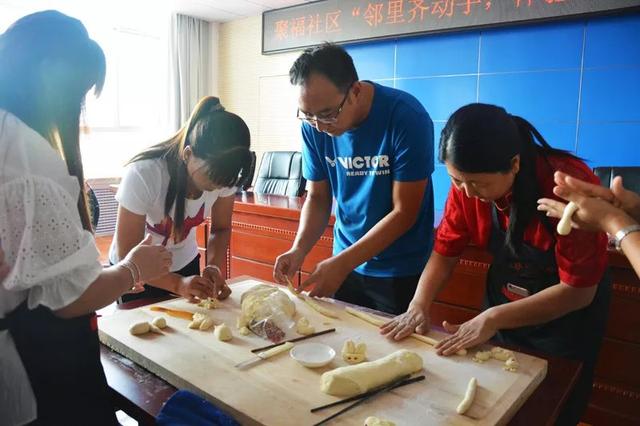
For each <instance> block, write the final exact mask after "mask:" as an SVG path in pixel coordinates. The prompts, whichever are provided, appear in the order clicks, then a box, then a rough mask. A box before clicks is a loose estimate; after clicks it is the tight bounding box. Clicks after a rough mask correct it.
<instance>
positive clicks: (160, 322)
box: [151, 317, 167, 328]
mask: <svg viewBox="0 0 640 426" xmlns="http://www.w3.org/2000/svg"><path fill="white" fill-rule="evenodd" d="M151 325H155V326H156V327H158V328H165V327H166V326H167V320H166V319H164V317H155V318H154V319H153V320H152V321H151Z"/></svg>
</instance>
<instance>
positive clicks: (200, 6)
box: [0, 0, 314, 22]
mask: <svg viewBox="0 0 640 426" xmlns="http://www.w3.org/2000/svg"><path fill="white" fill-rule="evenodd" d="M311 1H314V0H0V13H2V7H3V6H9V7H14V8H20V9H21V10H29V11H30V10H33V11H35V10H42V9H60V10H62V11H65V13H71V12H72V11H74V10H79V9H90V10H94V11H96V10H100V9H101V8H107V9H108V11H109V12H114V11H115V12H117V13H119V14H121V15H129V14H133V13H132V12H133V11H136V12H142V13H150V11H151V12H157V11H159V10H168V11H171V12H178V13H182V14H185V15H190V16H194V17H196V18H200V19H205V20H207V21H212V22H228V21H233V20H236V19H242V18H246V17H249V16H257V15H260V14H262V12H264V11H265V10H271V9H278V8H281V7H286V6H293V5H296V4H303V3H310V2H311Z"/></svg>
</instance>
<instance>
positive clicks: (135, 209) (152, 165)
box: [109, 97, 251, 301]
mask: <svg viewBox="0 0 640 426" xmlns="http://www.w3.org/2000/svg"><path fill="white" fill-rule="evenodd" d="M249 142H250V137H249V129H248V127H247V125H246V124H245V123H244V121H243V120H242V119H241V118H240V117H238V116H237V115H235V114H232V113H230V112H227V111H225V109H224V108H223V107H222V105H220V101H219V100H218V98H215V97H205V98H203V99H202V100H200V102H199V103H198V104H197V105H196V107H195V108H194V110H193V112H192V113H191V117H190V118H189V120H188V121H187V123H186V124H185V125H184V127H183V128H182V129H180V130H179V131H178V132H177V133H176V134H175V135H174V136H173V137H171V138H170V139H169V140H167V141H165V142H162V143H160V144H157V145H155V146H152V147H150V148H149V149H147V150H145V151H143V152H141V153H140V154H138V155H136V156H135V157H134V158H133V159H132V160H131V161H130V162H129V164H128V167H127V170H126V171H125V174H124V177H123V178H122V182H121V183H120V187H119V189H118V193H117V194H116V200H117V201H118V203H119V204H120V205H119V208H118V222H117V226H116V233H115V236H114V239H113V242H112V244H111V249H110V251H109V259H110V261H111V262H112V263H115V262H116V261H118V259H121V258H123V257H124V256H126V255H127V253H129V251H130V250H131V248H132V247H134V246H135V245H136V244H138V243H139V242H140V240H142V237H143V236H144V233H145V231H146V232H148V233H149V234H151V235H152V236H153V242H154V243H156V244H162V245H163V246H165V247H166V248H167V250H169V252H171V254H172V255H173V263H172V265H171V271H172V272H171V273H170V274H168V275H166V276H164V277H161V278H157V279H155V280H151V281H149V282H148V284H149V285H147V286H145V287H146V290H145V291H144V292H142V293H136V294H127V295H124V296H123V298H122V300H123V301H130V300H132V299H136V298H148V297H155V296H162V295H167V294H170V293H173V294H177V295H180V296H182V297H184V298H186V299H188V300H190V301H195V300H197V299H202V298H207V297H215V298H218V299H224V298H225V297H227V296H228V295H229V293H230V290H229V287H227V285H226V282H225V280H224V278H223V276H222V274H221V270H222V269H223V265H224V262H225V258H226V251H227V246H228V244H229V237H230V233H231V214H232V211H233V201H234V196H235V192H236V187H237V186H238V184H239V183H240V181H241V180H242V179H243V176H245V175H247V174H248V172H249V167H250V165H251V154H250V151H249ZM207 217H211V235H210V238H209V241H208V243H207V249H208V250H207V251H208V259H206V262H207V267H205V269H204V270H203V271H202V276H201V275H200V261H199V259H200V255H199V254H198V245H197V242H196V228H197V226H198V225H200V224H202V223H203V222H204V221H205V220H206V218H207Z"/></svg>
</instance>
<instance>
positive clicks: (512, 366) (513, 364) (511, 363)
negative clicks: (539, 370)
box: [502, 357, 520, 373]
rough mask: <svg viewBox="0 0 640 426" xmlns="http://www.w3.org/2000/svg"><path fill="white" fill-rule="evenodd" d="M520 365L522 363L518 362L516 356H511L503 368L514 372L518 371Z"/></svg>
mask: <svg viewBox="0 0 640 426" xmlns="http://www.w3.org/2000/svg"><path fill="white" fill-rule="evenodd" d="M518 367H520V363H519V362H518V360H517V359H515V358H514V357H511V358H509V359H508V360H506V361H505V363H504V367H502V368H503V369H504V370H505V371H511V372H512V373H515V372H516V371H518Z"/></svg>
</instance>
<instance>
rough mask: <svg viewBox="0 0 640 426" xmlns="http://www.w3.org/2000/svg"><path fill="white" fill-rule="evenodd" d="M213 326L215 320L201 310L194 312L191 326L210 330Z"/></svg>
mask: <svg viewBox="0 0 640 426" xmlns="http://www.w3.org/2000/svg"><path fill="white" fill-rule="evenodd" d="M212 326H213V320H212V319H211V318H210V317H209V316H208V315H205V314H203V313H200V312H196V313H194V314H193V317H192V320H191V322H190V323H189V326H188V327H189V328H193V329H198V330H203V331H204V330H208V329H210V328H211V327H212Z"/></svg>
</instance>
